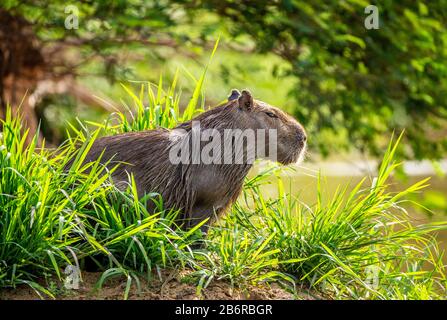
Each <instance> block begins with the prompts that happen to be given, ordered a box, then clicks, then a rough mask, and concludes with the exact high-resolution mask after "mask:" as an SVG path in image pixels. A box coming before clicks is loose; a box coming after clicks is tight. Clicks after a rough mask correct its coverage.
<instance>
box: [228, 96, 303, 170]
mask: <svg viewBox="0 0 447 320" xmlns="http://www.w3.org/2000/svg"><path fill="white" fill-rule="evenodd" d="M228 99H229V100H230V101H234V102H235V104H236V106H235V107H237V108H238V112H237V118H238V119H239V120H238V121H239V122H240V123H241V124H242V125H243V126H246V127H247V128H251V129H254V130H255V131H256V130H262V129H264V130H265V134H266V137H267V138H266V139H265V141H259V139H257V143H258V142H261V145H259V144H258V147H260V148H264V149H265V151H266V156H265V158H267V159H272V160H276V161H278V162H280V163H282V164H290V163H295V162H298V161H300V160H301V159H302V157H303V155H304V153H305V150H306V140H307V136H306V132H305V130H304V128H303V126H302V125H301V124H300V123H299V122H298V121H296V120H295V119H294V118H293V117H292V116H290V115H289V114H287V113H285V112H284V111H282V110H280V109H279V108H276V107H273V106H271V105H269V104H267V103H265V102H263V101H259V100H255V99H253V97H252V95H251V93H250V92H249V91H248V90H243V91H242V92H241V93H239V92H238V91H237V90H232V92H231V95H230V97H229V98H228ZM261 136H262V135H261ZM270 141H271V142H272V143H273V144H272V145H274V144H276V155H275V154H272V153H271V151H272V150H271V146H272V145H270V146H269V143H270ZM262 143H264V144H265V146H262Z"/></svg>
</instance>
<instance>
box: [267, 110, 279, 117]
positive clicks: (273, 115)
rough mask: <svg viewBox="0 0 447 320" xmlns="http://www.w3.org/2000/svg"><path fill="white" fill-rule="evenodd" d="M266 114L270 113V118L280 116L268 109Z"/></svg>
mask: <svg viewBox="0 0 447 320" xmlns="http://www.w3.org/2000/svg"><path fill="white" fill-rule="evenodd" d="M265 114H266V115H268V116H269V117H270V118H278V116H277V115H276V114H274V113H273V112H269V111H267V112H266V113H265Z"/></svg>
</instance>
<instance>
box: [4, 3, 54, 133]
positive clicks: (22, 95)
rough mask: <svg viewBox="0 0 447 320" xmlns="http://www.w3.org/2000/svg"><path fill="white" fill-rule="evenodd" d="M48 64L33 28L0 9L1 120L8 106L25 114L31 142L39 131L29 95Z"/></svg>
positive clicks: (24, 120) (23, 121)
mask: <svg viewBox="0 0 447 320" xmlns="http://www.w3.org/2000/svg"><path fill="white" fill-rule="evenodd" d="M45 69H46V64H45V61H44V59H43V56H42V54H41V50H40V46H39V41H38V40H37V38H36V36H35V34H34V31H33V29H32V27H31V26H30V25H29V24H28V23H27V22H26V21H25V20H24V19H22V18H21V17H15V16H12V15H11V14H10V13H8V12H7V11H5V10H0V117H1V118H4V115H5V110H6V106H7V105H10V106H11V108H12V110H13V112H14V114H16V115H17V113H18V112H19V113H20V114H21V115H22V124H23V127H24V129H25V128H29V129H30V133H29V136H28V141H30V139H31V138H32V136H33V135H34V133H35V132H36V130H37V126H38V119H37V116H36V113H35V111H34V106H33V104H30V101H29V95H30V93H32V92H33V91H34V90H35V88H36V87H37V84H38V82H39V80H40V79H42V78H43V76H44V73H45Z"/></svg>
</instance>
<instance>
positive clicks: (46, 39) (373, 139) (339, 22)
mask: <svg viewBox="0 0 447 320" xmlns="http://www.w3.org/2000/svg"><path fill="white" fill-rule="evenodd" d="M67 5H68V4H67V3H66V2H64V1H59V0H56V1H51V2H48V1H40V0H34V1H26V2H23V1H16V0H7V1H3V2H2V4H1V5H0V7H1V8H3V9H5V10H7V11H8V12H10V13H12V14H13V15H15V16H18V17H21V18H23V22H24V23H29V24H30V25H31V26H32V27H33V30H34V32H35V33H36V35H37V38H38V39H39V40H40V41H42V44H45V46H48V47H50V48H51V47H52V46H58V45H60V44H62V45H63V47H64V48H69V49H68V51H73V52H76V54H77V58H76V60H77V61H75V63H73V62H71V64H70V65H69V66H65V65H61V64H60V63H59V64H56V65H55V66H51V67H54V68H55V70H56V69H57V73H63V72H68V73H70V72H74V73H76V74H77V73H82V71H84V72H85V71H87V70H83V68H85V66H86V65H88V71H89V72H90V71H91V70H93V73H94V74H96V75H99V76H106V77H107V78H108V79H109V80H112V81H115V80H116V79H125V78H129V77H130V75H131V74H132V72H133V70H132V68H131V65H132V64H131V62H132V61H135V60H138V59H135V58H134V57H138V56H139V55H143V54H144V57H145V60H146V59H152V60H154V59H156V60H157V61H160V60H163V59H167V60H169V61H171V59H176V58H175V55H173V54H172V53H168V52H172V51H174V52H175V53H176V54H177V56H178V55H182V54H186V55H188V56H189V55H191V54H192V55H196V54H197V53H198V55H197V56H200V54H201V53H202V52H203V48H204V46H205V45H207V44H208V43H209V42H212V41H214V40H213V39H215V38H216V36H217V35H219V34H224V35H225V37H226V38H227V39H229V40H227V41H226V42H225V48H226V49H225V50H226V51H228V52H231V53H234V54H235V55H236V56H237V60H238V61H239V63H237V64H236V65H229V62H227V61H224V62H222V65H221V66H220V68H221V70H222V73H221V76H222V77H223V78H225V79H226V81H227V82H228V83H231V84H233V83H235V80H234V79H237V78H238V76H239V74H243V73H244V72H247V70H246V69H247V65H249V64H245V63H244V62H245V61H246V60H247V59H250V60H251V58H252V51H255V52H256V53H261V54H266V53H274V54H276V55H278V56H279V57H280V58H281V59H282V60H283V61H284V62H286V63H287V66H288V67H287V68H283V66H282V65H281V67H279V63H277V62H274V61H268V63H267V64H275V66H272V68H271V69H272V73H273V76H272V77H271V78H270V79H267V80H268V81H274V79H275V78H276V77H284V78H285V79H287V81H290V82H291V83H290V86H291V87H292V90H291V91H290V95H291V96H293V97H294V98H295V100H296V102H297V105H296V106H294V107H293V108H291V107H287V109H293V110H292V111H293V113H294V114H295V115H296V117H297V118H298V119H299V120H300V121H301V122H302V123H303V124H304V125H305V127H306V129H307V130H308V132H309V136H310V137H312V139H309V142H310V144H311V147H314V148H317V149H318V150H319V151H321V153H322V154H323V155H327V154H329V153H331V152H334V151H336V152H340V148H341V147H344V148H345V149H350V148H355V149H358V150H360V151H365V152H369V153H370V154H372V155H380V156H381V155H382V154H383V150H384V148H385V146H386V143H387V135H388V133H389V132H390V131H392V130H396V131H397V132H400V131H401V130H402V129H405V130H406V132H407V133H406V135H405V140H406V141H407V142H408V145H409V146H410V148H408V149H407V151H406V152H405V156H406V157H410V158H418V159H421V158H440V157H442V156H443V155H444V154H445V151H446V149H447V141H446V139H445V126H446V118H447V106H446V102H445V101H446V92H447V82H446V80H445V79H446V78H447V77H446V75H447V68H446V65H445V61H446V60H447V50H446V45H447V34H446V29H445V27H444V26H445V23H446V8H447V6H446V2H445V0H436V1H428V2H422V1H410V0H406V1H399V2H397V1H380V3H377V4H376V5H377V7H378V10H379V29H378V30H374V29H373V30H367V29H366V28H365V26H364V20H365V18H366V17H367V14H365V12H364V11H365V7H366V6H368V5H369V3H368V2H367V1H358V0H348V1H343V2H342V3H339V2H334V1H329V2H328V1H312V2H311V3H309V2H308V1H300V0H294V1H276V2H273V3H272V2H271V1H265V0H255V1H250V2H247V3H245V2H244V3H239V2H237V1H236V2H235V1H232V0H231V1H230V0H228V1H221V0H219V1H217V0H213V1H202V0H195V1H184V0H172V1H163V2H153V1H143V0H135V1H118V2H113V3H110V1H104V0H101V1H94V2H78V3H76V4H75V5H76V7H77V9H78V11H79V12H78V13H79V28H78V29H67V28H65V27H64V23H65V20H66V19H67V17H68V15H69V14H71V13H73V12H72V11H69V12H66V11H65V9H66V7H67ZM210 40H211V41H210ZM148 48H150V50H148ZM172 49H173V50H172ZM253 49H254V50H253ZM68 51H67V52H68ZM64 53H66V52H64ZM129 53H132V54H131V55H129ZM265 57H266V59H268V55H266V56H265ZM49 62H50V64H51V63H53V61H49ZM98 62H100V63H98ZM146 66H147V64H146V65H145V67H146ZM61 70H62V71H63V72H61ZM151 71H152V70H151ZM262 81H265V80H262ZM237 82H238V81H236V83H237ZM257 82H258V81H257ZM256 85H257V84H251V85H250V86H254V87H256ZM287 87H289V86H287ZM228 89H229V88H226V89H225V90H224V91H225V93H226V92H227V91H228ZM219 94H222V93H219ZM283 100H284V98H282V99H279V101H283ZM192 101H193V100H192ZM272 102H273V103H274V102H275V101H272ZM337 137H342V138H340V139H338V140H337V139H336V138H337ZM333 140H337V141H336V143H333ZM402 153H403V152H402Z"/></svg>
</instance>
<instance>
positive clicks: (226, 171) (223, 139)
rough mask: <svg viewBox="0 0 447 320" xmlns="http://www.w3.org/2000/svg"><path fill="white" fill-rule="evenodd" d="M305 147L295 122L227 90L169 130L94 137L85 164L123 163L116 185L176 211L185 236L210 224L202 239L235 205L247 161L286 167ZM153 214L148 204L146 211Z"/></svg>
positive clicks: (115, 177)
mask: <svg viewBox="0 0 447 320" xmlns="http://www.w3.org/2000/svg"><path fill="white" fill-rule="evenodd" d="M201 133H204V134H205V135H206V137H207V138H210V137H213V142H214V143H213V144H212V143H210V142H209V141H206V140H207V139H203V136H200V134H201ZM259 133H261V134H259ZM194 137H196V138H197V137H199V138H198V139H199V140H197V139H196V140H194V139H195V138H194ZM197 141H198V142H197ZM305 148H306V133H305V131H304V129H303V127H302V126H301V125H300V124H299V123H298V122H297V121H296V120H295V119H294V118H293V117H291V116H290V115H288V114H286V113H285V112H283V111H281V110H280V109H278V108H276V107H273V106H270V105H268V104H267V103H264V102H262V101H258V100H254V99H253V97H252V95H251V93H250V92H249V91H248V90H243V91H242V93H240V92H239V91H238V90H233V91H232V92H231V95H230V97H229V98H228V101H227V102H226V103H223V104H221V105H219V106H217V107H215V108H213V109H210V110H208V111H206V112H203V113H201V114H200V115H198V116H197V117H195V118H194V119H192V120H190V121H187V122H184V123H181V124H180V125H178V126H177V127H176V128H174V129H172V130H168V129H155V130H147V131H142V132H130V133H123V134H118V135H114V136H106V137H102V138H99V139H97V140H96V141H95V142H94V144H93V146H92V148H91V149H90V151H89V153H88V155H87V161H92V160H95V159H98V158H99V157H100V156H101V154H102V153H103V154H102V157H101V160H100V161H101V162H102V163H107V166H108V167H112V166H113V167H114V166H116V164H117V162H119V163H121V164H120V165H119V166H118V168H117V169H116V171H115V172H114V173H113V176H112V177H113V180H114V182H115V183H116V184H117V185H118V186H122V185H124V184H125V183H126V182H127V181H128V177H129V174H130V173H132V174H133V176H134V179H135V182H136V185H137V189H138V193H139V196H143V195H144V194H148V193H154V192H155V193H158V194H159V195H161V197H162V199H163V204H164V208H165V209H176V210H179V212H180V213H179V216H178V222H179V224H181V225H182V226H183V228H185V229H189V228H191V227H193V226H195V225H196V224H197V223H199V222H200V221H202V220H203V219H205V218H210V220H209V221H208V222H207V223H206V224H205V225H203V226H202V228H201V229H202V230H203V231H205V232H206V230H207V228H208V226H209V224H210V223H211V222H212V221H214V220H215V218H216V217H218V216H219V215H221V214H222V213H224V212H225V210H226V209H227V208H228V207H229V206H230V205H231V204H232V203H234V201H236V199H237V197H238V195H239V194H240V193H241V190H242V185H243V181H244V178H245V176H246V175H247V173H248V171H249V170H250V168H251V167H252V165H253V160H255V159H257V158H265V159H271V160H276V161H278V162H279V163H281V164H290V163H294V162H297V161H299V160H300V159H301V158H302V155H303V154H304V152H305ZM224 149H225V150H224ZM185 150H186V151H185ZM154 208H155V205H154V204H153V203H152V202H151V204H149V208H148V209H150V210H153V209H154Z"/></svg>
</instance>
